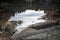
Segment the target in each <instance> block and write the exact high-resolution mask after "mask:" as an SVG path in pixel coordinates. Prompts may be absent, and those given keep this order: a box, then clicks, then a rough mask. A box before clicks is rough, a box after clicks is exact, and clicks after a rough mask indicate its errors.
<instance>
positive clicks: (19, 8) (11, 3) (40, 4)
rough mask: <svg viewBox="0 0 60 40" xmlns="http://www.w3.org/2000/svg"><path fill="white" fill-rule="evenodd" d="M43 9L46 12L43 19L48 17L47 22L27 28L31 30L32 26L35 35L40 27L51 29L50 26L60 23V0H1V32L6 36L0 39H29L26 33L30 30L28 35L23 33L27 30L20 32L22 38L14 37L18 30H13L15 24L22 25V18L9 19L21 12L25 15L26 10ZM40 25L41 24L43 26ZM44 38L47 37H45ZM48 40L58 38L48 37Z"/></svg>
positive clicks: (37, 10)
mask: <svg viewBox="0 0 60 40" xmlns="http://www.w3.org/2000/svg"><path fill="white" fill-rule="evenodd" d="M41 10H42V11H44V13H45V14H46V15H45V16H44V17H43V18H42V19H46V20H47V22H46V23H42V24H40V23H37V24H33V25H30V27H29V28H27V29H26V30H29V29H31V28H32V31H33V32H32V33H34V34H32V33H31V35H35V32H34V31H37V30H40V29H45V28H48V29H49V28H50V26H56V25H60V0H0V31H1V32H0V34H1V35H2V36H3V34H4V36H6V37H4V38H0V39H1V40H4V39H7V40H10V39H11V40H19V39H22V40H24V39H25V40H28V39H27V38H28V37H26V35H27V33H29V32H26V35H25V36H22V35H24V31H25V30H24V31H22V32H21V33H20V36H19V37H20V38H19V37H15V38H16V39H15V38H14V36H16V35H13V34H14V33H15V31H17V30H13V29H14V28H15V26H17V25H21V23H23V21H22V20H19V21H9V19H11V17H15V16H16V15H18V14H19V15H20V14H21V13H22V14H21V15H22V16H23V15H24V13H25V11H26V12H27V11H28V12H31V11H33V12H40V11H41ZM23 12H24V13H23ZM33 12H32V15H37V14H34V13H33ZM30 14H31V13H30ZM21 15H20V16H21ZM32 15H29V16H32ZM25 16H27V15H25ZM22 18H23V17H22ZM32 18H33V17H32ZM26 19H27V18H26ZM40 19H41V18H38V20H40ZM32 23H34V21H32ZM11 25H12V26H13V27H12V26H11ZM37 26H38V27H37ZM39 26H41V28H40V27H39ZM44 26H45V27H44ZM21 29H22V28H21ZM48 29H46V30H48ZM56 29H57V28H56ZM58 29H59V27H58ZM6 30H7V31H6ZM11 30H12V31H11ZM51 30H52V29H51ZM2 31H3V32H2ZM5 31H6V33H5ZM37 33H38V32H37ZM58 33H59V32H58ZM38 34H39V33H38ZM12 35H13V36H12ZM18 35H19V34H18ZM29 35H30V34H29ZM29 35H27V36H29ZM41 35H42V34H41ZM43 35H44V34H43ZM52 35H53V34H52ZM52 35H51V36H52ZM57 35H58V34H57ZM8 36H9V37H8ZM11 36H12V38H10V37H11ZM48 36H49V35H48ZM51 36H49V37H51ZM59 36H60V35H59ZM31 37H32V36H31ZM31 37H30V39H31V40H32V38H31ZM42 37H43V36H42ZM33 38H34V37H33ZM43 38H45V37H43ZM36 40H37V39H36ZM39 40H46V39H42V38H41V39H39ZM47 40H56V39H51V38H50V39H49V38H48V39H47ZM57 40H59V37H58V38H57Z"/></svg>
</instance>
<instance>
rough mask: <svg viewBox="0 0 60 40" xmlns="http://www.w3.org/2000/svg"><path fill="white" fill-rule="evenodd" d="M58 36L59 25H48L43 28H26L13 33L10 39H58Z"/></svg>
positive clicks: (59, 34) (59, 33) (59, 31)
mask: <svg viewBox="0 0 60 40" xmlns="http://www.w3.org/2000/svg"><path fill="white" fill-rule="evenodd" d="M59 36H60V25H54V26H50V27H49V28H44V29H42V28H41V29H39V30H36V29H33V28H30V27H29V28H26V29H25V30H23V31H22V32H20V33H18V34H16V35H13V36H12V37H11V39H12V40H20V39H22V40H59V38H60V37H59Z"/></svg>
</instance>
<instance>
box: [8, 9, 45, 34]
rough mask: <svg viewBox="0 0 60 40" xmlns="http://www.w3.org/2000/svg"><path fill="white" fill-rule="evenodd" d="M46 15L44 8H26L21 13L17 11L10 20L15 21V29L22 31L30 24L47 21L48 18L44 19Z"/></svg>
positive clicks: (17, 31) (18, 31)
mask: <svg viewBox="0 0 60 40" xmlns="http://www.w3.org/2000/svg"><path fill="white" fill-rule="evenodd" d="M45 15H46V13H44V10H40V9H39V10H37V11H36V10H25V11H24V12H21V13H18V12H16V13H15V16H11V17H10V19H9V20H8V21H9V22H11V23H12V24H13V23H15V25H16V26H15V27H14V31H16V32H15V33H20V32H21V31H23V30H24V29H26V28H27V27H29V26H30V25H33V24H37V23H43V22H46V19H43V18H44V16H45ZM12 26H13V25H12Z"/></svg>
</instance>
